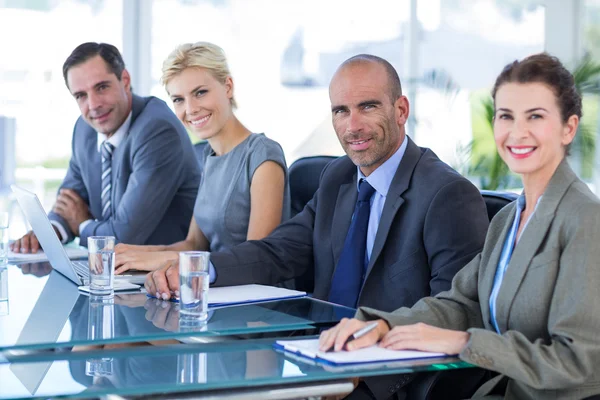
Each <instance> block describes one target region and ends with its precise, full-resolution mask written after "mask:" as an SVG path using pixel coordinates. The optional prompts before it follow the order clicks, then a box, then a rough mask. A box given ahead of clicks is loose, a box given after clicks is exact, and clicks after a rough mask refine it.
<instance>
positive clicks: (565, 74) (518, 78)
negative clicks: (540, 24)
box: [492, 53, 582, 123]
mask: <svg viewBox="0 0 600 400" xmlns="http://www.w3.org/2000/svg"><path fill="white" fill-rule="evenodd" d="M510 82H517V83H533V82H536V83H543V84H545V85H547V86H548V87H549V88H550V89H552V91H553V92H554V94H555V96H556V102H557V103H558V107H559V109H560V113H561V117H562V121H563V123H566V122H567V121H568V120H569V117H570V116H571V115H577V116H578V117H579V118H581V116H582V111H581V95H580V94H579V92H578V91H577V88H576V87H575V80H574V79H573V75H572V74H571V73H570V72H569V71H568V70H567V69H566V68H565V67H564V66H563V65H562V63H561V62H560V60H559V59H558V58H556V57H553V56H551V55H549V54H547V53H540V54H534V55H532V56H529V57H527V58H524V59H523V60H521V61H515V62H513V63H511V64H508V65H507V66H506V67H504V69H503V70H502V72H501V73H500V75H499V76H498V78H496V83H495V84H494V88H493V89H492V98H493V99H494V102H495V101H496V93H497V92H498V89H500V86H502V85H503V84H505V83H510Z"/></svg>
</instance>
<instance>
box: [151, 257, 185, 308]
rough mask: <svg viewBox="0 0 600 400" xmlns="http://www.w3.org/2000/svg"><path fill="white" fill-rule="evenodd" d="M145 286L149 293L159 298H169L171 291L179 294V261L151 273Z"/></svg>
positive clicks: (176, 294)
mask: <svg viewBox="0 0 600 400" xmlns="http://www.w3.org/2000/svg"><path fill="white" fill-rule="evenodd" d="M144 286H145V287H146V291H147V292H148V293H150V294H151V295H152V296H156V297H157V298H159V299H163V300H169V299H170V298H171V292H173V293H174V294H175V296H179V263H178V262H173V263H170V264H167V265H166V266H165V267H163V268H161V269H157V270H156V271H154V272H151V273H149V274H148V275H147V276H146V282H145V283H144Z"/></svg>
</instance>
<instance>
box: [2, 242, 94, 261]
mask: <svg viewBox="0 0 600 400" xmlns="http://www.w3.org/2000/svg"><path fill="white" fill-rule="evenodd" d="M65 251H66V252H67V255H68V256H69V258H70V259H71V260H73V259H76V258H87V255H88V251H87V249H86V248H83V247H71V246H65ZM43 261H48V257H47V256H46V253H44V252H43V251H42V250H40V251H38V252H37V253H13V252H12V251H9V252H8V262H9V263H32V262H43Z"/></svg>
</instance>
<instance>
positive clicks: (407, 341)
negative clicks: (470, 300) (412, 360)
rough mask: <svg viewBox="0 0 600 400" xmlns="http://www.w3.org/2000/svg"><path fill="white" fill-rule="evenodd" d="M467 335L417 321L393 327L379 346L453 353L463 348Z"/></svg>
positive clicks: (393, 348)
mask: <svg viewBox="0 0 600 400" xmlns="http://www.w3.org/2000/svg"><path fill="white" fill-rule="evenodd" d="M469 337H470V334H469V333H467V332H462V331H453V330H450V329H442V328H436V327H434V326H431V325H427V324H424V323H418V324H414V325H404V326H397V327H395V328H393V329H392V330H391V331H389V332H388V333H387V334H386V335H385V336H384V338H383V339H382V340H381V342H380V343H379V346H380V347H385V348H386V349H391V350H420V351H430V352H435V353H445V354H451V355H454V354H458V353H460V352H461V351H462V350H463V349H464V348H465V346H466V345H467V342H468V341H469Z"/></svg>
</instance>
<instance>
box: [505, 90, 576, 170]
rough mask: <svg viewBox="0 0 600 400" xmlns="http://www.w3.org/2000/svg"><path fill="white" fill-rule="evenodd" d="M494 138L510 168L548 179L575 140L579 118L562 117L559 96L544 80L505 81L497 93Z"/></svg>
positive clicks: (573, 116) (574, 116)
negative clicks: (542, 81) (528, 81)
mask: <svg viewBox="0 0 600 400" xmlns="http://www.w3.org/2000/svg"><path fill="white" fill-rule="evenodd" d="M495 107H496V112H495V117H494V138H495V141H496V147H497V148H498V153H499V154H500V156H501V157H502V159H503V160H504V162H505V163H506V164H507V165H508V167H509V168H510V170H511V171H513V172H515V173H517V174H521V175H522V176H523V177H524V178H531V177H539V178H540V179H549V178H550V177H551V176H552V175H553V174H554V171H555V170H556V168H557V167H558V164H560V162H561V161H562V159H563V158H564V157H565V152H566V149H565V146H567V145H568V144H569V143H571V142H572V141H573V138H574V137H575V133H576V132H577V126H578V123H579V118H578V117H577V116H576V115H572V116H570V117H569V118H568V120H567V121H566V122H564V121H563V119H562V117H561V110H560V107H559V106H558V103H557V99H556V95H555V94H554V92H553V91H552V90H551V89H550V87H548V86H547V85H545V84H543V83H513V82H511V83H505V84H503V85H502V86H500V88H499V89H498V90H497V92H496V98H495Z"/></svg>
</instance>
